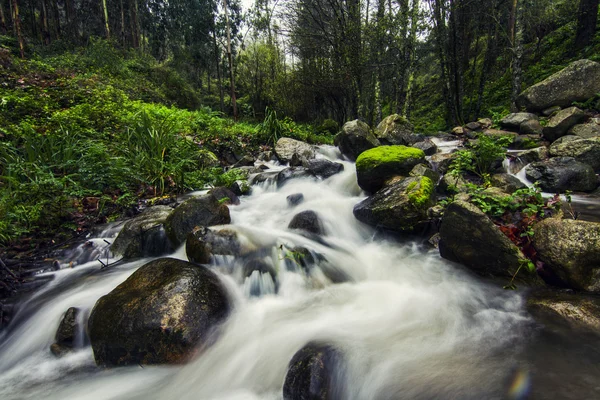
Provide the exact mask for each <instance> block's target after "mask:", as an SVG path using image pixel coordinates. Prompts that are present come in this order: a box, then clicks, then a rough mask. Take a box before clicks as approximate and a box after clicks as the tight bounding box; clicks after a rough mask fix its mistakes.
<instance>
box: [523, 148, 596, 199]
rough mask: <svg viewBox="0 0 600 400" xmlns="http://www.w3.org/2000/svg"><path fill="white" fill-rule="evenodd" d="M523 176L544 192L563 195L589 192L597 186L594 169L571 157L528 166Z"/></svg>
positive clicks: (552, 159)
mask: <svg viewBox="0 0 600 400" xmlns="http://www.w3.org/2000/svg"><path fill="white" fill-rule="evenodd" d="M525 176H526V177H527V179H529V180H530V181H532V182H538V183H539V185H540V188H541V189H542V190H543V191H545V192H551V193H557V192H560V193H564V192H565V191H567V190H572V191H582V192H591V191H592V190H594V189H596V187H597V186H598V181H597V178H596V174H595V173H594V169H593V168H592V167H591V166H589V165H587V164H583V163H580V162H577V161H576V160H575V159H574V158H572V157H555V158H551V159H549V160H546V161H540V162H535V163H532V164H530V165H529V166H527V167H526V169H525Z"/></svg>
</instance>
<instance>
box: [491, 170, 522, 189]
mask: <svg viewBox="0 0 600 400" xmlns="http://www.w3.org/2000/svg"><path fill="white" fill-rule="evenodd" d="M491 184H492V186H494V187H496V188H499V189H501V190H502V191H503V192H505V193H514V192H515V191H517V190H519V189H525V188H526V187H527V185H525V184H524V183H523V182H521V181H520V180H519V179H518V178H516V177H515V176H513V175H510V174H494V175H492V177H491Z"/></svg>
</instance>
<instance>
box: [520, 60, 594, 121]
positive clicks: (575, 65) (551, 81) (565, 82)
mask: <svg viewBox="0 0 600 400" xmlns="http://www.w3.org/2000/svg"><path fill="white" fill-rule="evenodd" d="M598 92H600V64H599V63H597V62H594V61H590V60H578V61H575V62H572V63H571V64H569V66H568V67H566V68H564V69H563V70H561V71H559V72H557V73H555V74H554V75H551V76H550V77H548V78H547V79H545V80H543V81H542V82H540V83H537V84H535V85H533V86H531V87H529V88H527V89H526V90H525V91H523V93H521V94H520V95H519V97H518V98H517V106H518V107H519V108H521V107H525V108H526V109H527V110H529V111H532V112H535V111H543V110H545V109H547V108H549V107H551V106H560V107H568V106H570V105H571V104H572V103H573V102H574V101H586V100H588V99H590V98H591V97H594V96H595V95H596V93H598Z"/></svg>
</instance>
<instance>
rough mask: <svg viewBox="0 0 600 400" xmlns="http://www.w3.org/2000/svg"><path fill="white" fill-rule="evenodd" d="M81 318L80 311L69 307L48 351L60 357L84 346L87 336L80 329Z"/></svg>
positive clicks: (81, 328)
mask: <svg viewBox="0 0 600 400" xmlns="http://www.w3.org/2000/svg"><path fill="white" fill-rule="evenodd" d="M82 323H83V316H82V311H81V309H79V308H77V307H71V308H69V309H68V310H67V312H66V313H65V315H64V316H63V318H62V320H61V321H60V324H59V325H58V329H57V330H56V336H55V337H54V343H53V344H52V345H51V346H50V351H51V352H52V354H54V355H55V356H57V357H62V356H64V355H65V354H67V353H70V352H71V351H73V350H74V349H76V348H81V347H83V346H84V344H86V341H87V336H86V334H85V330H84V329H83V327H82Z"/></svg>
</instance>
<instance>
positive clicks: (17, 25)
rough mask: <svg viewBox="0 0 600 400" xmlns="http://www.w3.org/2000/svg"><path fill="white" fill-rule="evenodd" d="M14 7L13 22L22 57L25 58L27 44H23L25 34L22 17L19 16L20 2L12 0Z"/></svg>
mask: <svg viewBox="0 0 600 400" xmlns="http://www.w3.org/2000/svg"><path fill="white" fill-rule="evenodd" d="M11 4H12V8H13V10H12V11H13V24H14V29H15V32H16V34H17V40H18V41H19V51H20V53H21V58H25V45H24V44H23V34H22V33H21V18H20V17H19V4H18V3H17V0H12V3H11Z"/></svg>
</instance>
